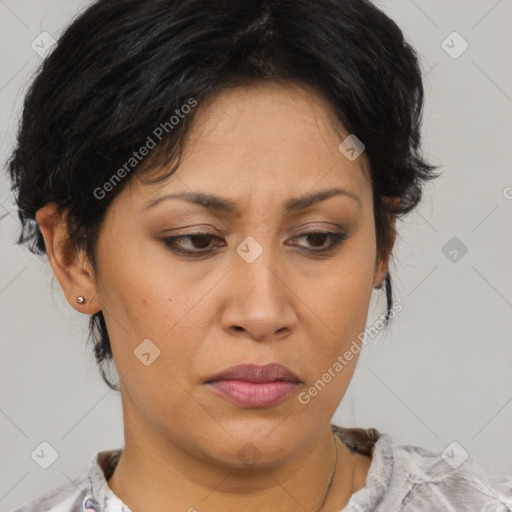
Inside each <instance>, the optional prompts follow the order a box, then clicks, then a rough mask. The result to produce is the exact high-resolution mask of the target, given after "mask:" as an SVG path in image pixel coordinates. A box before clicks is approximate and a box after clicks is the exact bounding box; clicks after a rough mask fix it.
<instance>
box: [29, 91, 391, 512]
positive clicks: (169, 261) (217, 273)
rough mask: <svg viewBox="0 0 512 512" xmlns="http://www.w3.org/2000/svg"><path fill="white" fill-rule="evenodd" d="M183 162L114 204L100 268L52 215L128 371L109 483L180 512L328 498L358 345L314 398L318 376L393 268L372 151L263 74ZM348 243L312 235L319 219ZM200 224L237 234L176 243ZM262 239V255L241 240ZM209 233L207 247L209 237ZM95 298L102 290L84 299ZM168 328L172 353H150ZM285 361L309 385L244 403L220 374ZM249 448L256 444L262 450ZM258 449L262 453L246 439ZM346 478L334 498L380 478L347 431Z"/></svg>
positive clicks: (121, 369) (75, 279)
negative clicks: (325, 195)
mask: <svg viewBox="0 0 512 512" xmlns="http://www.w3.org/2000/svg"><path fill="white" fill-rule="evenodd" d="M197 108H198V109H199V110H198V112H197V117H196V118H195V120H194V126H193V128H192V131H191V132H190V133H189V137H188V139H187V144H186V148H185V153H184V157H183V160H182V163H181V165H180V167H179V169H178V171H177V172H176V174H175V175H174V176H172V177H171V178H169V179H168V180H166V181H165V182H163V183H158V184H148V183H144V182H142V181H141V180H139V179H131V180H130V183H129V184H128V186H127V187H125V188H124V189H123V190H122V192H121V193H120V194H119V195H118V196H117V197H116V198H115V199H114V201H113V203H112V205H111V206H110V208H109V210H108V212H107V216H106V219H105V222H104V224H103V226H102V230H101V233H100V236H99V240H98V246H97V252H96V257H97V267H96V269H95V271H93V269H92V267H91V265H90V264H89V263H88V262H87V259H86V258H85V256H84V254H83V252H78V253H77V255H76V257H74V258H71V259H70V260H69V261H68V260H66V258H65V247H66V232H65V226H64V225H63V219H62V218H61V217H60V216H59V215H57V214H56V213H55V206H56V205H54V204H53V203H50V204H49V205H47V206H46V207H45V208H42V209H41V210H39V212H38V214H37V221H38V223H39V225H40V227H41V230H42V232H43V235H44V237H45V242H46V246H47V249H48V256H49V260H50V263H51V265H52V267H53V269H54V272H55V275H56V276H57V278H58V280H59V282H60V285H61V287H62V289H63V291H64V293H65V295H66V297H67V299H68V301H69V303H70V304H71V305H72V306H73V307H74V308H75V309H77V310H78V311H80V312H82V313H85V314H92V313H95V312H97V311H99V310H103V313H104V315H105V320H106V324H107V328H108V332H109V336H110V340H111V344H112V349H113V354H114V360H115V364H116V368H117V370H118V373H119V375H120V385H121V398H122V405H123V414H124V427H125V449H124V452H123V455H122V457H121V459H120V462H119V464H118V466H117V469H116V471H115V472H114V475H113V476H112V477H111V478H110V480H109V482H108V483H109V486H110V487H111V488H112V490H113V491H114V492H115V494H117V495H118V496H119V497H120V498H121V499H122V500H123V501H124V502H125V503H126V504H127V505H128V506H129V507H130V508H131V509H132V510H134V511H148V510H151V511H152V512H164V511H165V512H169V511H171V512H173V511H178V510H190V509H193V507H194V508H195V509H197V510H199V511H201V510H208V511H214V512H216V511H221V510H222V511H225V510H229V511H231V510H233V511H234V510H244V511H261V510H276V506H277V505H279V510H280V511H285V512H286V511H299V510H301V511H302V510H311V511H315V510H317V509H318V507H319V506H320V504H321V502H322V499H323V496H324V494H325V489H326V484H327V481H328V479H329V476H330V474H331V471H332V469H333V464H334V460H335V459H334V457H335V452H334V449H335V448H334V446H335V445H333V438H332V435H331V432H330V420H331V418H332V416H333V414H334V412H335V410H336V408H337V407H338V405H339V403H340V401H341V399H342V398H343V395H344V393H345V391H346V389H347V387H348V385H349V382H350V379H351V377H352V374H353V372H354V369H355V365H356V363H357V358H358V357H357V355H355V356H354V358H353V359H352V360H351V361H350V362H349V363H348V364H347V365H346V366H345V367H344V368H343V370H342V371H340V372H339V373H337V374H336V377H335V378H333V379H332V380H331V382H330V383H328V384H327V385H326V386H325V388H324V389H323V390H322V391H321V392H319V393H318V395H317V396H315V397H313V398H312V399H311V401H310V402H309V403H308V404H307V405H304V404H302V403H301V402H300V401H299V400H298V394H299V393H300V392H301V391H305V390H307V389H308V388H309V387H310V386H312V385H313V384H314V383H315V382H316V381H317V380H318V379H319V378H320V377H321V376H322V374H324V373H325V372H326V371H327V369H328V368H329V367H331V366H332V365H333V363H334V362H335V361H336V359H337V357H338V356H339V355H342V354H343V353H344V352H345V351H346V350H347V349H348V348H349V347H350V345H351V343H352V341H353V340H356V339H357V335H358V334H359V333H360V332H362V331H363V330H364V328H365V323H366V317H367V314H368V307H369V302H370V298H371V294H372V289H373V288H374V287H376V286H377V285H379V284H380V282H381V281H382V279H383V278H384V276H385V273H386V270H387V264H388V259H389V252H390V250H391V247H390V248H389V251H388V255H387V257H386V259H385V260H377V247H376V238H375V224H374V218H373V203H372V188H371V184H370V181H369V179H368V178H369V174H368V173H369V171H368V163H367V159H366V157H365V155H364V153H363V154H362V155H361V156H360V157H359V158H357V159H356V160H354V161H349V160H348V159H347V158H346V157H345V156H344V155H343V154H342V153H341V152H340V151H339V150H338V145H339V143H340V142H341V140H343V138H344V137H345V136H347V135H348V134H347V133H345V132H344V131H343V129H342V127H340V126H339V125H337V123H336V119H335V118H334V116H333V114H332V110H331V108H330V106H329V104H328V103H327V102H326V101H325V100H324V99H323V98H321V97H319V96H318V95H316V94H314V93H313V92H311V91H309V90H307V89H303V88H300V87H298V86H294V87H292V86H283V85H277V84H268V83H267V84H259V85H253V86H245V87H243V88H238V89H231V90H228V91H225V92H223V93H221V94H220V95H218V96H217V97H215V98H214V99H213V100H212V101H209V102H208V104H207V105H205V106H202V105H199V106H198V107H197ZM331 187H339V188H342V189H344V190H347V191H349V192H350V193H351V194H353V195H355V196H356V197H357V198H358V199H354V198H352V197H349V196H348V195H338V196H334V197H331V198H329V199H326V200H324V201H320V202H317V203H315V204H313V205H311V206H310V207H308V208H305V209H301V210H298V211H294V212H290V213H285V212H284V209H283V204H284V202H285V201H287V200H288V199H290V198H292V197H298V196H302V195H304V194H307V193H312V192H318V191H320V190H324V189H328V188H331ZM191 191H193V192H204V193H210V194H215V195H218V196H222V197H225V198H228V199H230V200H232V201H234V202H235V203H236V204H237V205H238V207H239V209H240V215H238V216H232V215H231V214H227V213H222V214H218V213H217V214H216V213H214V212H209V211H207V210H206V209H204V208H201V207H200V206H197V205H193V204H191V203H188V202H185V201H182V200H167V201H162V202H160V203H159V204H158V205H156V206H154V207H153V208H150V209H147V210H145V206H146V205H147V204H148V203H150V202H151V201H153V200H155V199H157V198H160V197H162V196H164V195H166V194H170V193H175V192H191ZM315 226H316V227H317V228H320V229H321V230H323V231H332V232H343V233H345V234H346V235H347V238H346V240H345V241H343V242H341V244H340V245H338V246H337V247H335V248H334V249H333V250H332V251H327V252H324V253H323V255H314V254H309V253H308V252H307V249H311V250H315V249H317V250H318V249H322V248H326V247H329V246H331V245H332V240H331V239H329V238H328V237H327V238H325V237H320V238H316V239H315V237H312V238H311V237H309V238H308V237H304V236H303V237H300V235H301V234H303V233H305V232H307V231H308V230H309V229H310V228H312V227H315ZM194 229H197V230H200V231H202V232H206V233H209V234H212V235H214V236H218V237H219V239H215V238H213V239H211V241H210V242H209V243H208V240H206V241H204V240H203V241H200V240H199V241H198V240H197V239H196V240H195V241H194V240H193V239H192V240H191V239H184V240H182V241H181V242H179V243H178V246H181V247H182V248H184V249H189V250H193V251H196V252H197V251H201V250H203V251H204V247H206V248H213V249H212V251H211V252H210V254H209V255H206V256H201V257H199V258H193V257H186V256H183V255H179V254H175V253H173V252H172V251H171V250H170V248H169V247H167V246H166V245H165V244H164V243H163V242H162V239H163V238H165V237H166V236H167V237H169V236H177V235H182V234H187V233H190V232H191V231H193V230H194ZM249 236H250V237H252V238H253V239H255V240H256V241H257V243H258V244H259V245H260V246H261V248H262V250H263V252H262V253H261V254H260V255H259V256H258V257H257V258H256V260H255V261H253V262H252V263H248V262H247V261H245V260H244V259H243V258H241V257H240V256H239V254H238V253H237V252H236V248H237V247H238V246H239V245H240V244H241V242H242V241H244V240H245V239H246V238H247V237H249ZM194 243H195V245H194ZM78 295H85V297H86V298H87V299H88V301H89V302H88V303H87V304H85V305H78V304H77V303H76V297H77V296H78ZM148 338H149V339H150V340H151V341H152V342H153V343H154V344H155V345H156V346H158V348H159V350H160V356H159V357H158V358H157V359H155V360H154V362H153V363H152V364H151V365H149V366H145V365H144V364H142V363H141V361H140V360H139V359H138V358H137V357H135V356H134V350H135V349H136V348H137V346H138V345H139V344H140V343H141V342H142V340H145V339H148ZM270 362H278V363H280V364H283V365H285V366H287V367H288V368H290V369H291V370H292V371H294V372H295V373H296V374H297V375H298V376H299V377H300V380H301V381H302V384H301V385H300V386H299V388H298V389H297V391H296V392H295V393H294V394H293V395H291V396H290V397H289V398H287V399H286V400H285V401H283V402H281V403H279V404H277V405H275V406H272V407H269V408H263V409H250V408H242V407H240V406H238V405H235V404H233V403H231V402H228V401H227V400H226V399H224V398H223V397H221V396H218V395H217V394H216V393H214V392H213V391H212V390H211V389H210V388H209V386H207V385H206V384H205V381H206V380H207V378H208V377H211V376H212V375H213V374H216V373H218V372H220V371H222V370H224V369H227V368H229V367H231V366H233V365H237V364H242V363H255V364H260V365H261V364H266V363H270ZM244 447H245V448H244ZM242 449H243V450H244V451H247V450H250V451H251V453H253V454H255V456H254V459H255V462H254V463H253V464H251V465H248V464H247V462H245V461H244V459H243V458H242V457H241V453H244V451H242V452H241V450H242ZM336 449H337V451H338V452H337V465H336V474H335V478H334V480H333V484H332V487H331V490H330V492H329V494H328V497H327V501H326V503H325V506H324V507H323V508H322V510H324V511H327V510H339V509H341V508H342V507H343V506H344V505H345V504H346V503H347V501H348V499H349V498H350V495H351V494H352V493H353V492H355V491H357V490H358V489H359V488H361V487H362V486H363V485H364V481H365V477H366V474H367V471H368V467H369V464H370V459H369V458H368V457H365V456H362V455H357V454H354V455H351V454H350V452H349V451H348V449H347V448H346V447H345V446H344V445H343V444H342V443H340V442H338V443H337V448H336Z"/></svg>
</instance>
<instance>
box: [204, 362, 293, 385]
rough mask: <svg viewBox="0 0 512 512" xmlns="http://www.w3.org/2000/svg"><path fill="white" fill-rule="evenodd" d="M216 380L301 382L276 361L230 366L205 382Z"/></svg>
mask: <svg viewBox="0 0 512 512" xmlns="http://www.w3.org/2000/svg"><path fill="white" fill-rule="evenodd" d="M216 380H244V381H247V382H273V381H276V380H286V381H291V382H301V381H300V379H299V377H298V376H297V375H296V374H295V373H293V372H292V371H291V370H290V369H289V368H286V366H283V365H281V364H278V363H269V364H266V365H263V366H259V365H256V364H241V365H238V366H232V367H230V368H228V369H226V370H223V371H222V372H220V373H218V374H216V375H214V376H213V377H210V378H209V379H207V381H206V382H213V381H216Z"/></svg>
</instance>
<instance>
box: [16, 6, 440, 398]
mask: <svg viewBox="0 0 512 512" xmlns="http://www.w3.org/2000/svg"><path fill="white" fill-rule="evenodd" d="M257 82H275V83H280V84H296V85H299V86H303V87H306V88H308V89H311V90H313V91H315V92H316V93H317V94H319V95H321V96H322V97H323V98H325V99H326V100H327V101H328V103H329V105H330V106H331V108H332V111H333V113H334V114H335V116H336V117H337V119H338V120H339V121H340V122H341V124H342V125H343V126H344V128H345V129H346V130H347V131H348V133H351V134H354V135H356V136H357V138H358V139H360V140H361V141H362V142H363V143H364V145H365V155H366V157H367V158H368V161H369V163H370V171H371V172H370V174H371V182H372V191H373V203H374V204H373V206H374V218H375V229H376V243H377V251H378V254H380V255H382V254H385V253H386V250H387V248H389V245H390V239H391V238H390V237H391V236H392V235H391V229H390V226H391V221H392V220H394V219H395V218H396V217H398V216H400V215H404V214H406V213H408V212H410V211H411V210H412V209H413V208H414V207H415V206H416V205H417V204H418V202H419V201H420V199H421V194H422V186H423V184H424V182H425V181H427V180H429V179H432V178H434V177H436V175H435V173H434V170H435V169H436V167H435V166H433V165H431V164H429V163H428V162H427V161H425V160H424V158H423V157H422V155H421V140H420V128H421V122H422V108H423V96H424V92H423V85H422V76H421V71H420V66H419V62H418V58H417V54H416V52H415V50H414V49H413V48H412V47H411V46H410V45H409V44H408V43H407V42H406V41H405V39H404V36H403V34H402V31H401V30H400V28H399V27H398V26H397V25H396V23H395V22H394V21H393V20H392V19H390V18H389V17H388V16H387V15H386V14H384V13H383V12H382V11H381V10H379V9H378V8H377V7H375V6H374V5H373V4H372V3H371V2H370V1H368V0H315V2H314V5H312V3H311V1H310V0H216V1H214V2H212V1H207V0H117V1H115V2H113V1H111V0H100V1H97V2H95V3H93V4H92V5H91V6H89V7H88V8H87V9H86V10H85V11H84V12H83V13H82V14H80V15H79V16H78V17H77V18H76V19H75V20H74V21H73V22H72V23H71V24H70V25H69V27H68V28H67V29H66V30H65V32H64V33H63V35H62V36H61V37H60V38H59V41H58V43H57V45H56V46H55V48H54V49H53V51H52V52H51V54H50V55H49V56H48V57H47V58H46V59H45V60H44V61H43V62H42V64H41V66H40V68H39V70H38V72H37V73H36V75H35V77H34V79H33V81H32V83H31V86H30V89H29V90H28V93H27V95H26V97H25V101H24V106H23V113H22V118H21V121H20V127H19V132H18V137H17V143H16V146H15V148H14V150H13V152H12V154H11V156H10V159H9V165H8V168H9V172H10V176H11V180H12V188H13V191H14V194H15V198H16V201H17V205H18V215H19V218H20V221H21V233H20V236H19V239H18V241H17V242H18V243H19V244H23V243H25V244H27V246H28V247H29V249H30V250H31V251H32V252H34V253H38V254H42V253H44V252H45V244H44V239H43V236H42V234H41V231H40V229H39V226H38V224H37V222H35V214H36V212H37V210H38V209H39V208H41V207H42V206H44V205H45V204H46V203H48V202H56V203H57V204H58V205H59V211H60V212H63V211H65V210H66V211H67V213H68V215H67V226H68V232H69V239H70V244H71V247H73V248H75V249H78V248H83V249H84V250H85V251H86V254H87V256H88V257H89V258H90V261H91V263H92V265H93V268H94V267H95V257H94V256H95V248H96V242H97V239H98V235H99V232H100V229H101V225H102V221H103V219H104V217H105V213H106V211H107V209H108V207H109V205H110V204H111V202H112V200H113V199H114V197H115V196H116V195H117V194H118V193H119V192H120V191H121V190H122V189H123V187H124V186H126V183H128V182H129V181H130V180H131V179H132V178H133V176H134V175H137V177H142V176H143V175H146V174H150V173H147V172H144V171H149V170H153V171H154V170H155V168H157V167H159V168H160V169H164V171H165V172H163V173H160V174H159V175H157V176H156V178H155V179H156V181H158V180H160V179H164V178H166V177H168V176H170V175H171V174H172V173H174V172H175V170H176V169H177V167H178V165H179V161H180V157H181V154H182V150H183V147H184V139H185V135H186V134H187V133H188V131H189V129H190V126H191V123H192V120H193V119H194V116H195V115H196V114H197V111H198V110H200V109H201V104H207V103H208V100H210V99H211V98H212V97H213V96H214V95H215V94H218V93H220V92H221V91H223V90H227V89H230V88H234V87H239V86H244V85H250V84H252V83H257ZM190 98H193V99H194V101H196V102H197V105H198V106H197V107H196V108H194V109H191V112H190V113H188V114H187V115H186V116H180V120H179V122H178V123H175V124H173V123H170V119H171V117H172V116H173V115H174V116H176V114H177V111H181V110H180V109H181V108H182V106H183V105H185V104H187V102H189V104H190ZM181 117H183V118H181ZM165 123H167V124H165ZM170 124H171V125H172V126H170V127H169V125H170ZM158 126H167V128H168V129H166V130H165V134H164V135H165V136H163V137H161V139H162V140H161V142H159V144H158V148H157V149H156V150H155V151H152V152H151V153H150V154H149V155H148V157H147V158H145V159H144V160H143V161H141V162H140V163H137V165H134V166H133V172H131V175H130V176H128V177H127V178H126V179H123V180H120V182H119V183H118V184H115V186H112V187H110V189H111V190H109V193H108V194H104V197H101V198H98V197H97V196H98V194H97V193H96V194H95V192H94V191H95V190H98V189H99V188H101V187H103V186H104V184H105V183H107V182H109V180H111V179H112V176H113V174H114V173H115V172H116V171H117V170H118V169H121V168H122V166H123V165H124V166H125V167H124V168H125V170H126V162H127V161H129V159H130V158H131V157H132V155H133V152H134V151H137V150H138V149H139V148H140V147H141V145H142V144H144V142H145V141H146V140H147V138H148V136H151V134H153V133H154V130H155V128H156V127H158ZM162 134H163V131H162ZM171 164H172V165H171ZM125 174H126V173H125ZM151 174H154V173H151ZM101 190H105V189H104V188H101ZM102 195H103V193H102ZM391 198H398V199H399V201H395V202H393V201H391V202H390V201H389V199H391ZM384 288H385V292H386V299H387V313H386V321H387V320H388V317H389V314H390V310H391V303H392V300H393V299H392V287H391V277H390V273H389V271H388V272H387V274H386V277H385V283H384ZM89 338H90V339H92V340H93V344H94V354H95V357H96V361H97V363H98V366H99V369H100V373H101V375H102V377H103V380H104V381H105V382H106V384H107V385H108V386H109V387H110V388H112V389H116V390H118V389H119V387H117V386H116V385H115V384H114V383H113V382H111V381H110V380H109V379H108V377H107V376H106V374H105V372H104V369H103V363H104V362H107V361H108V360H111V359H112V350H111V346H110V340H109V336H108V332H107V327H106V324H105V320H104V316H103V313H102V312H101V311H100V312H98V313H96V314H95V315H92V316H91V320H90V337H89Z"/></svg>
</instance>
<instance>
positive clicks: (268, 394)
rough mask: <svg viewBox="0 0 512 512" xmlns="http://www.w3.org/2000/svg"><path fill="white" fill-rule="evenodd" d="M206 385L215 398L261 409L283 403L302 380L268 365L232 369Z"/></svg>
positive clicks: (210, 380)
mask: <svg viewBox="0 0 512 512" xmlns="http://www.w3.org/2000/svg"><path fill="white" fill-rule="evenodd" d="M205 383H206V384H207V385H208V387H209V388H210V389H211V390H212V391H213V392H215V393H216V394H217V395H219V396H221V397H223V398H225V399H226V400H228V401H230V402H232V403H235V404H236V405H239V406H241V407H244V408H250V409H261V408H265V407H271V406H273V405H277V404H278V403H280V402H283V401H284V400H286V398H288V397H289V396H290V395H292V394H293V393H294V391H295V390H296V389H297V387H298V386H299V385H300V384H302V381H301V380H300V379H299V377H298V376H297V375H296V374H295V373H293V372H292V371H291V370H290V369H288V368H286V367H285V366H282V365H280V364H277V363H271V364H267V365H264V366H258V365H254V364H244V365H239V366H233V367H231V368H228V369H227V370H225V371H223V372H221V373H219V374H217V375H215V376H213V377H211V378H209V379H208V380H207V381H206V382H205Z"/></svg>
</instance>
